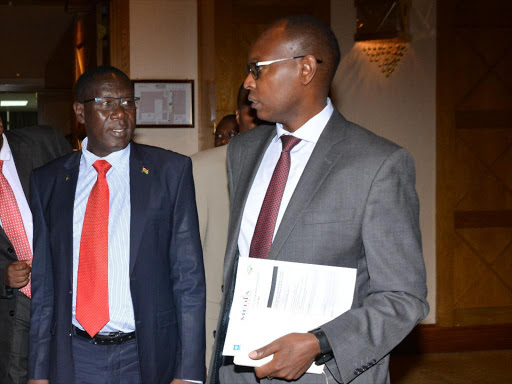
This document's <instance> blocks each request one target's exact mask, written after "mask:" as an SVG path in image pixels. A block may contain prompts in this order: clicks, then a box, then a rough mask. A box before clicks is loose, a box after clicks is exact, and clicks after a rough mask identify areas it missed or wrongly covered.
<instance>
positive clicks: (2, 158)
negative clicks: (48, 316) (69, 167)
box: [0, 117, 71, 384]
mask: <svg viewBox="0 0 512 384" xmlns="http://www.w3.org/2000/svg"><path fill="white" fill-rule="evenodd" d="M69 152H71V147H70V145H69V144H68V143H67V141H66V140H65V139H64V136H62V135H61V134H60V133H59V131H58V130H57V129H56V128H54V127H50V126H43V125H41V126H34V127H29V128H20V129H16V130H12V131H5V132H4V126H3V122H2V118H1V117H0V383H3V384H20V383H23V384H25V383H26V382H27V379H28V376H27V369H28V366H27V361H28V332H29V324H30V298H31V287H30V270H31V265H32V250H33V247H32V239H33V226H32V213H31V211H30V208H29V203H28V200H29V177H30V172H31V171H32V170H33V169H34V168H37V167H40V166H42V165H44V164H45V163H47V162H49V161H50V160H53V159H56V158H58V157H60V156H62V155H65V154H67V153H69Z"/></svg>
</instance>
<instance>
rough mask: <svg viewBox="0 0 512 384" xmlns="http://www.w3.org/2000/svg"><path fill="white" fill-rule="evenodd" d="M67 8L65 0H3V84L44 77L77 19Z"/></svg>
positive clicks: (0, 21) (0, 24) (0, 12)
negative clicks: (57, 48) (53, 57)
mask: <svg viewBox="0 0 512 384" xmlns="http://www.w3.org/2000/svg"><path fill="white" fill-rule="evenodd" d="M65 8H66V1H65V0H61V1H52V0H48V1H36V0H11V1H5V0H0V47H1V48H0V49H1V51H2V54H1V57H2V59H1V60H0V87H1V86H2V85H5V84H12V83H14V84H15V83H16V82H19V81H20V80H21V79H25V81H24V82H25V83H26V82H27V81H28V82H30V80H28V79H43V78H44V72H45V66H46V63H47V62H48V60H49V59H50V57H51V56H52V54H53V52H54V51H55V49H56V47H57V45H58V44H59V42H60V41H61V39H62V37H63V35H64V33H65V32H66V30H67V29H68V28H70V27H71V25H72V22H73V15H72V14H71V13H69V12H66V10H65ZM1 90H2V89H1V88H0V91H1ZM3 90H5V88H4V89H3Z"/></svg>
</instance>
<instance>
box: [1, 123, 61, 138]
mask: <svg viewBox="0 0 512 384" xmlns="http://www.w3.org/2000/svg"><path fill="white" fill-rule="evenodd" d="M4 133H5V135H6V136H7V139H8V140H22V141H25V142H37V141H38V140H40V139H41V138H46V137H48V138H54V137H55V135H56V134H58V133H59V132H58V130H57V128H55V127H53V126H51V125H34V126H31V127H24V128H19V129H13V130H10V131H5V132H4Z"/></svg>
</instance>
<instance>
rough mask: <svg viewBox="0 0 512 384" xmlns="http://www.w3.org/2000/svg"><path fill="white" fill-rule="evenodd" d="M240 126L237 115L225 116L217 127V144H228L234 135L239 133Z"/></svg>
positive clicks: (215, 134) (218, 145)
mask: <svg viewBox="0 0 512 384" xmlns="http://www.w3.org/2000/svg"><path fill="white" fill-rule="evenodd" d="M238 133H239V128H238V123H237V119H236V116H235V115H227V116H224V117H223V118H222V119H221V121H220V122H219V124H218V125H217V128H216V129H215V133H214V136H215V146H216V147H220V146H222V145H226V144H228V143H229V142H230V141H231V139H232V138H233V137H235V136H236V135H238Z"/></svg>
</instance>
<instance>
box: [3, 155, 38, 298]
mask: <svg viewBox="0 0 512 384" xmlns="http://www.w3.org/2000/svg"><path fill="white" fill-rule="evenodd" d="M3 166H4V161H3V160H0V220H2V227H3V228H4V231H5V234H6V235H7V237H8V238H9V241H10V242H11V243H12V246H13V247H14V250H15V251H16V255H17V256H18V260H27V262H28V264H32V251H31V250H30V245H29V243H28V239H27V233H26V232H25V227H24V226H23V219H22V218H21V213H20V209H19V208H18V203H17V202H16V197H15V196H14V192H13V191H12V188H11V186H10V185H9V182H8V181H7V179H6V178H5V176H4V173H3ZM20 291H21V292H23V293H24V294H25V295H27V297H28V298H29V299H30V298H31V297H32V295H31V293H30V281H29V282H28V284H27V285H25V286H24V287H23V288H21V289H20Z"/></svg>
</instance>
